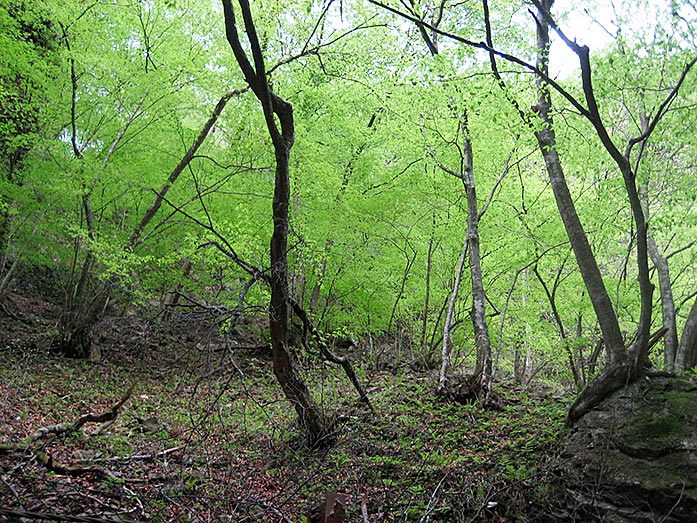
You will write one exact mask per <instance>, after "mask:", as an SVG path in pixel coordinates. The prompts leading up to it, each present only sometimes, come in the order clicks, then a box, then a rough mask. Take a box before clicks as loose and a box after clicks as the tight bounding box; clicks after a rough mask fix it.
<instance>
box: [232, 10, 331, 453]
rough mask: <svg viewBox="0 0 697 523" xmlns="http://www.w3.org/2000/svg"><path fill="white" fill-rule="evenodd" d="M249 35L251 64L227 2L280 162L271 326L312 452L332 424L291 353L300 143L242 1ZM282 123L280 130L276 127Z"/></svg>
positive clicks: (277, 368) (284, 384)
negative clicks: (291, 225) (293, 195)
mask: <svg viewBox="0 0 697 523" xmlns="http://www.w3.org/2000/svg"><path fill="white" fill-rule="evenodd" d="M239 5H240V8H241V11H242V18H243V20H244V26H245V32H246V34H247V38H248V40H249V44H250V47H251V50H252V57H253V61H254V65H252V63H250V61H249V59H248V57H247V54H246V52H245V51H244V49H243V47H242V43H241V41H240V38H239V34H238V32H237V25H236V21H235V11H234V8H233V6H232V1H231V0H223V10H224V15H225V30H226V35H227V39H228V42H229V43H230V47H232V51H233V53H234V55H235V58H236V60H237V63H238V65H239V66H240V69H241V70H242V73H243V74H244V77H245V79H246V81H247V83H248V84H249V86H250V87H251V89H252V91H253V92H254V94H255V95H256V97H257V99H258V100H259V101H260V102H261V106H262V109H263V111H264V119H265V121H266V126H267V129H268V131H269V135H270V136H271V141H272V142H273V146H274V153H275V158H276V172H275V188H274V197H273V224H274V228H273V234H272V236H271V249H270V251H271V281H270V285H271V303H270V307H269V324H270V334H271V349H272V357H273V369H274V374H275V375H276V379H277V380H278V382H279V384H280V385H281V388H282V389H283V392H284V394H285V395H286V398H287V399H288V401H290V402H291V403H292V405H293V407H294V408H295V411H296V412H297V414H298V418H299V421H300V425H301V427H302V428H303V430H304V431H305V434H306V436H307V440H308V443H309V444H310V445H311V446H316V445H321V444H323V443H324V442H326V438H327V436H328V434H329V429H330V427H329V424H328V423H327V421H326V420H325V419H324V417H323V416H322V414H321V413H320V411H319V408H318V407H317V405H316V404H315V402H314V400H313V399H312V396H311V395H310V391H309V390H308V388H307V386H306V385H305V383H304V382H303V380H302V379H301V377H300V375H299V374H298V373H297V371H296V369H295V364H294V361H293V357H292V354H291V353H290V350H289V348H288V313H289V311H288V259H287V244H288V207H289V201H290V176H289V159H290V150H291V148H292V147H293V142H294V140H295V127H294V122H293V106H292V105H291V104H290V103H288V102H287V101H286V100H283V99H282V98H280V97H279V96H277V95H276V94H275V93H273V92H272V91H271V89H270V87H269V84H268V82H267V78H266V68H265V65H264V58H263V55H262V51H261V47H260V45H259V40H258V38H257V33H256V28H255V26H254V21H253V19H252V14H251V10H250V7H249V2H248V0H239ZM276 118H278V122H279V123H280V126H281V128H280V130H279V128H278V126H277V124H276Z"/></svg>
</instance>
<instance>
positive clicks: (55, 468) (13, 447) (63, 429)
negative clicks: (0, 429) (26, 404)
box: [0, 383, 135, 521]
mask: <svg viewBox="0 0 697 523" xmlns="http://www.w3.org/2000/svg"><path fill="white" fill-rule="evenodd" d="M134 387H135V383H134V384H132V385H131V386H130V387H129V388H128V390H127V391H126V392H125V393H124V395H123V396H122V397H121V399H120V400H119V401H118V402H117V403H116V404H114V405H113V406H112V407H111V408H110V409H109V410H106V411H104V412H102V413H101V414H93V413H88V414H84V415H82V416H80V417H79V418H78V419H77V420H76V421H74V422H73V423H67V422H66V423H58V424H56V425H48V426H46V427H41V428H40V429H38V430H36V431H34V433H32V434H31V435H29V436H27V437H26V438H24V439H23V440H22V441H21V442H20V443H0V452H29V453H31V454H32V455H33V456H34V458H35V459H36V460H37V461H38V462H39V463H41V464H42V465H43V466H44V467H45V468H46V469H47V470H49V471H51V472H53V473H55V474H60V475H62V476H82V475H85V474H96V475H98V476H100V477H115V476H114V475H113V474H112V473H111V472H109V471H107V470H104V469H102V468H101V467H81V466H66V465H63V464H62V463H59V462H58V461H56V460H55V459H53V456H52V455H51V454H49V453H48V452H46V451H44V450H41V449H40V448H34V445H35V444H36V443H37V442H38V441H39V440H40V439H42V438H44V437H45V436H47V435H49V434H55V435H62V434H69V433H73V432H76V431H77V430H79V429H80V428H81V427H82V426H83V425H85V424H86V423H105V422H110V421H113V420H115V419H116V417H117V416H118V414H119V409H120V408H121V407H123V405H124V404H125V403H126V401H128V398H130V397H131V394H133V389H134ZM22 517H30V516H22ZM34 519H51V518H34ZM53 520H54V521H79V520H75V519H69V520H65V519H60V520H56V519H53ZM100 521H104V520H100Z"/></svg>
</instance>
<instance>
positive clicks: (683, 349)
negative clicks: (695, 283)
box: [675, 299, 697, 372]
mask: <svg viewBox="0 0 697 523" xmlns="http://www.w3.org/2000/svg"><path fill="white" fill-rule="evenodd" d="M695 366H697V299H695V302H694V303H693V304H692V309H690V314H689V315H688V316H687V321H686V322H685V328H684V329H683V331H682V336H681V337H680V345H679V346H678V352H677V354H676V357H675V370H677V371H678V372H684V371H686V370H690V369H692V368H694V367H695Z"/></svg>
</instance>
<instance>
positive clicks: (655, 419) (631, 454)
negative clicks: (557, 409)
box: [561, 377, 697, 523]
mask: <svg viewBox="0 0 697 523" xmlns="http://www.w3.org/2000/svg"><path fill="white" fill-rule="evenodd" d="M561 472H562V477H563V482H564V487H565V490H566V496H565V498H566V499H565V503H564V504H565V510H564V512H565V513H566V515H567V516H569V519H570V520H571V519H573V520H574V521H604V522H607V523H643V522H647V523H648V522H655V521H662V522H664V523H678V522H695V521H697V384H695V383H692V382H691V381H689V380H687V379H682V378H669V377H647V378H645V379H642V380H640V381H638V382H636V383H634V384H632V385H630V386H628V387H625V388H624V389H621V390H619V391H617V392H616V393H615V394H614V395H612V396H611V397H610V398H609V399H607V400H606V401H604V402H603V403H601V404H600V405H599V406H597V407H596V408H595V409H593V410H592V411H590V412H589V413H588V414H586V415H585V416H584V417H583V418H582V419H581V420H580V421H579V422H578V423H577V425H576V427H575V428H574V429H573V432H572V433H571V435H570V437H569V441H568V443H567V446H566V449H565V451H564V453H563V454H562V459H561Z"/></svg>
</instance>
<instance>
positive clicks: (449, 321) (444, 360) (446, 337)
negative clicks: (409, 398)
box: [438, 239, 469, 391]
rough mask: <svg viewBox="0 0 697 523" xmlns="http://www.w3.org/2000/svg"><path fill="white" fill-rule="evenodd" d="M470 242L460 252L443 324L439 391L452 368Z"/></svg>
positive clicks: (446, 380)
mask: <svg viewBox="0 0 697 523" xmlns="http://www.w3.org/2000/svg"><path fill="white" fill-rule="evenodd" d="M468 246H469V243H468V242H467V239H465V242H464V244H463V245H462V254H460V261H459V262H458V264H457V274H456V275H455V283H454V284H453V292H452V294H451V295H450V301H449V302H448V311H447V312H446V314H445V323H444V325H443V345H442V350H441V366H440V375H439V380H438V381H439V385H438V390H439V391H445V388H446V386H447V384H448V370H449V369H450V343H451V342H450V333H451V330H452V327H453V317H454V316H455V304H456V303H457V295H458V293H459V292H460V282H461V281H462V271H463V269H464V267H465V260H466V259H467V249H468Z"/></svg>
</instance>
